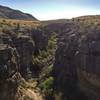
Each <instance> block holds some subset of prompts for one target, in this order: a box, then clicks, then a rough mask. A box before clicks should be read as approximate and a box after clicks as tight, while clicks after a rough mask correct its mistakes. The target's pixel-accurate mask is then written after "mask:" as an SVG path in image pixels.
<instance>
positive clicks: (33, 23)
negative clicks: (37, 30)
mask: <svg viewBox="0 0 100 100" xmlns="http://www.w3.org/2000/svg"><path fill="white" fill-rule="evenodd" d="M0 24H3V25H8V26H16V25H18V24H20V25H21V26H28V27H34V26H39V25H40V22H39V21H25V20H14V19H3V18H0Z"/></svg>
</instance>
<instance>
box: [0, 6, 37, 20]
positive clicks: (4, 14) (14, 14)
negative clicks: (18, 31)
mask: <svg viewBox="0 0 100 100" xmlns="http://www.w3.org/2000/svg"><path fill="white" fill-rule="evenodd" d="M0 18H7V19H17V20H31V21H34V20H37V19H36V18H35V17H33V16H32V15H30V14H27V13H23V12H21V11H19V10H13V9H11V8H9V7H5V6H1V5H0Z"/></svg>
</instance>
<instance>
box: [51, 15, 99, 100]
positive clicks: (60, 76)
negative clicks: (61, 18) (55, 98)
mask: <svg viewBox="0 0 100 100" xmlns="http://www.w3.org/2000/svg"><path fill="white" fill-rule="evenodd" d="M92 17H93V16H92ZM95 20H96V19H94V20H91V17H89V18H88V17H86V19H84V18H83V19H81V18H79V19H73V21H72V20H71V22H70V23H69V24H65V25H64V26H62V27H61V28H59V30H61V29H63V30H62V33H61V34H60V33H59V35H58V38H59V39H58V49H57V51H56V55H55V64H54V67H53V75H54V79H55V82H54V85H55V87H54V89H55V90H57V92H58V94H59V93H60V94H61V95H60V96H62V99H65V100H66V99H68V100H78V99H79V100H80V99H81V100H88V99H89V100H98V98H100V97H99V96H98V94H99V91H96V89H97V87H98V88H99V85H97V84H99V80H98V78H97V77H99V72H100V68H99V65H100V63H99V60H100V58H99V51H100V48H99V43H100V41H99V28H98V27H99V25H98V22H96V23H95V24H91V23H92V21H94V22H95ZM87 21H90V22H88V25H87V24H86V23H87ZM93 25H94V26H93ZM97 25H98V26H97ZM96 26H97V27H96ZM94 79H95V81H96V83H95V82H94ZM93 88H94V89H93ZM91 95H92V96H91ZM94 98H95V99H94ZM62 99H61V100H62Z"/></svg>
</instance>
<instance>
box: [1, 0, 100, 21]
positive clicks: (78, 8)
mask: <svg viewBox="0 0 100 100" xmlns="http://www.w3.org/2000/svg"><path fill="white" fill-rule="evenodd" d="M0 5H3V6H8V7H11V8H13V9H18V10H21V11H23V12H25V13H30V14H32V15H33V16H34V17H36V18H37V19H39V20H52V19H63V18H64V19H65V18H66V19H67V18H73V17H77V16H84V15H99V14H100V0H0Z"/></svg>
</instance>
